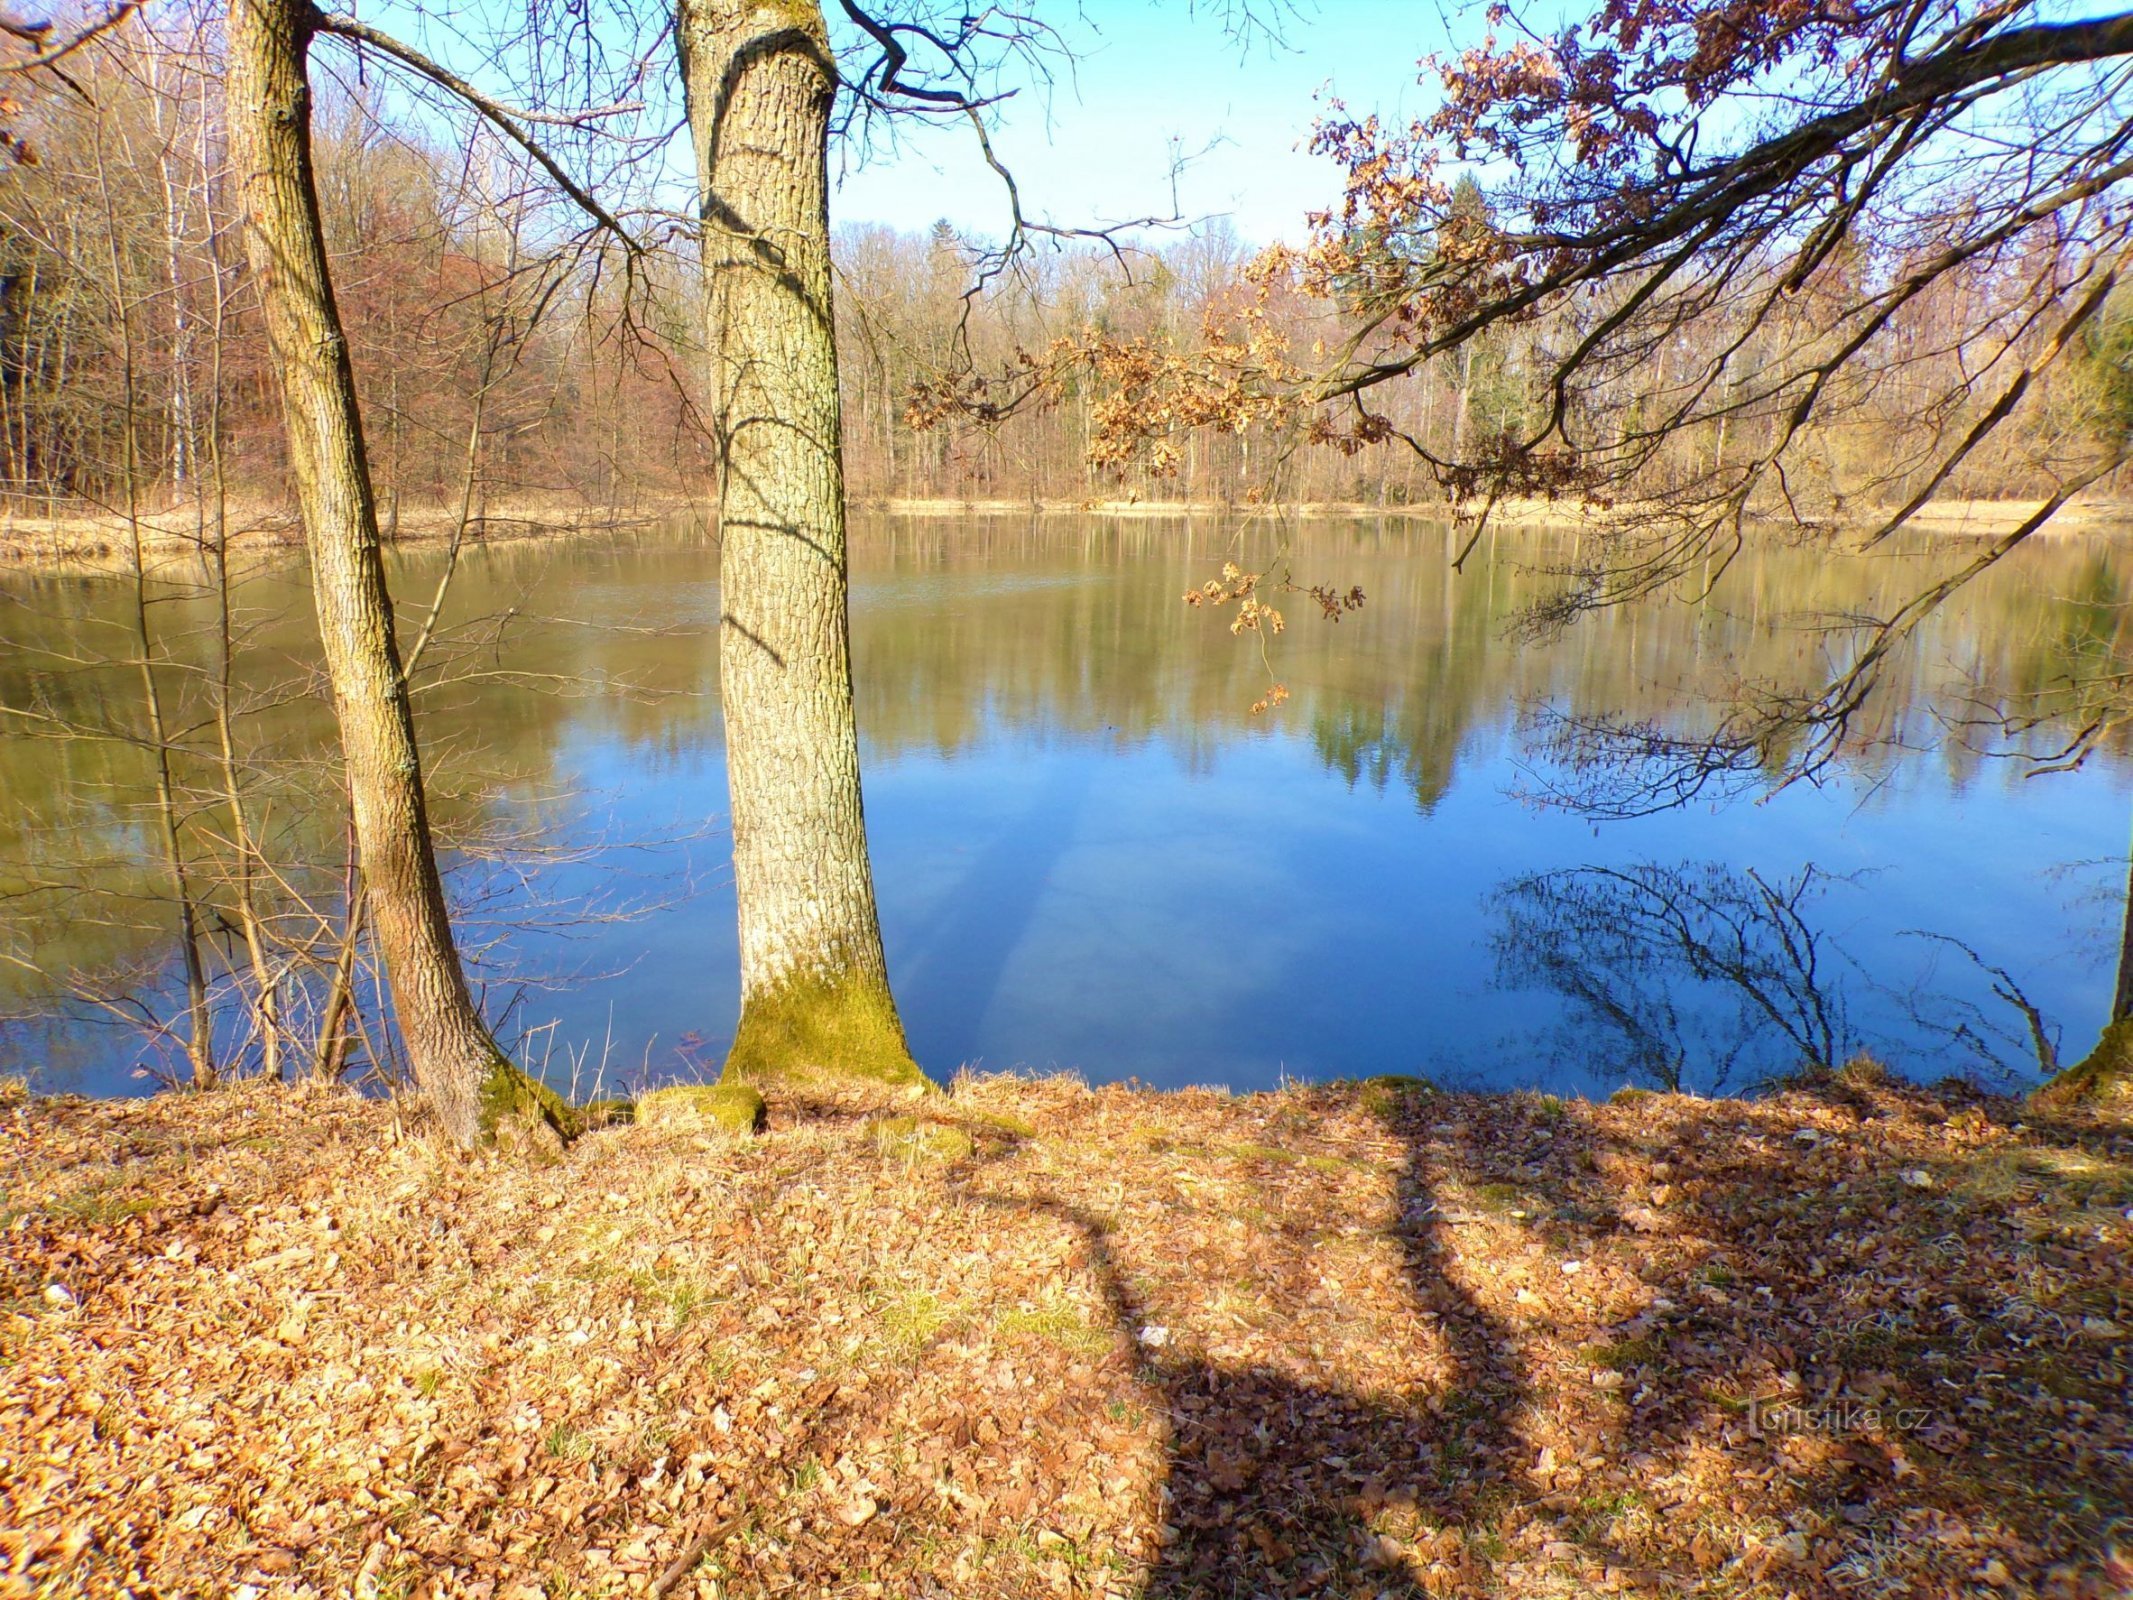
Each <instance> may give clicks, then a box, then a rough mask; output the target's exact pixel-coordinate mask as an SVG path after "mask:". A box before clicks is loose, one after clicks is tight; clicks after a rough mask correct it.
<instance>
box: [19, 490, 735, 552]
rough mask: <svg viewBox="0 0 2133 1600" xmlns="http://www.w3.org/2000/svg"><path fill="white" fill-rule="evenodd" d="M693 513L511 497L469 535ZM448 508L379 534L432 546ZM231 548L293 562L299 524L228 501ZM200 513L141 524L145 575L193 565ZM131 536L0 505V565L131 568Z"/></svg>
mask: <svg viewBox="0 0 2133 1600" xmlns="http://www.w3.org/2000/svg"><path fill="white" fill-rule="evenodd" d="M692 514H695V508H693V507H692V505H691V503H690V502H688V501H687V500H683V499H678V498H677V499H675V500H673V501H661V502H657V503H651V504H646V505H641V506H633V507H631V508H629V509H628V510H626V511H624V510H617V509H614V508H609V507H598V506H589V505H586V504H585V503H584V502H582V501H579V500H577V499H574V498H570V497H567V496H560V495H548V496H541V495H514V496H511V497H509V498H505V499H498V500H494V501H491V502H490V503H489V504H487V505H486V506H485V507H483V508H482V514H481V516H480V518H479V519H478V520H477V521H476V522H475V524H474V525H473V527H472V529H471V536H472V537H473V538H474V539H476V540H478V541H480V542H482V543H487V544H496V543H502V542H505V541H508V540H514V539H552V538H572V537H585V536H589V535H602V534H610V533H613V532H615V531H617V530H618V529H623V528H635V527H642V526H648V525H650V524H653V523H656V522H660V521H663V520H667V519H671V518H679V517H686V516H690V515H692ZM458 516H459V507H458V505H457V503H456V502H455V503H453V504H451V505H445V504H443V503H436V504H422V503H416V502H412V501H410V502H407V503H405V504H404V505H403V506H402V507H401V508H400V510H399V513H398V515H397V517H396V518H393V519H389V520H388V526H387V529H386V533H387V537H388V538H389V539H390V540H392V541H393V542H395V543H399V544H425V543H428V544H434V543H438V542H441V541H443V540H445V539H447V538H449V537H450V536H451V533H452V530H453V528H454V527H455V526H456V525H457V523H458ZM228 517H229V525H230V550H231V552H232V554H233V555H235V556H237V557H239V558H240V559H260V558H269V559H271V558H275V557H277V556H288V555H294V554H296V553H299V552H301V550H302V549H303V543H304V535H303V525H302V523H301V522H300V521H299V520H298V519H297V517H296V514H295V512H294V511H293V510H292V509H290V508H289V507H287V506H285V505H281V504H278V503H274V502H269V501H263V500H239V501H233V502H232V503H231V505H230V507H229V510H228ZM203 537H204V535H203V522H202V513H201V510H200V508H199V507H197V506H194V505H192V504H190V503H188V504H183V505H176V506H171V507H168V508H164V509H159V510H155V511H150V512H147V513H145V514H144V515H143V516H142V518H141V549H142V553H143V555H144V556H145V557H146V558H147V562H148V564H149V565H150V566H151V567H152V568H159V569H182V568H184V567H185V566H187V565H188V564H189V563H193V562H196V561H197V560H198V559H199V556H200V551H201V545H202V540H203ZM132 560H133V530H132V528H131V526H130V525H129V524H128V523H127V521H126V519H125V518H124V517H123V516H122V515H120V514H118V513H117V512H115V511H111V510H97V509H95V508H88V507H74V508H70V509H68V510H65V511H62V512H59V513H57V514H54V515H42V514H36V513H31V512H26V511H19V510H16V509H9V508H4V507H0V567H5V566H8V565H16V566H28V567H54V566H56V567H68V568H76V569H83V570H89V571H110V570H118V569H123V568H130V566H131V564H132Z"/></svg>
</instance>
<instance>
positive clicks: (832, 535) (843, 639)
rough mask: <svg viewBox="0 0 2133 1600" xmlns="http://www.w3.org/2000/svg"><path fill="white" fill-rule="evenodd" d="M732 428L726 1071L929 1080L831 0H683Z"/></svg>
mask: <svg viewBox="0 0 2133 1600" xmlns="http://www.w3.org/2000/svg"><path fill="white" fill-rule="evenodd" d="M676 23H677V26H676V41H677V45H678V47H679V50H680V52H681V65H682V72H683V81H684V84H685V86H686V88H687V92H688V106H689V122H690V131H691V134H692V137H693V141H694V144H695V148H696V166H697V178H698V184H699V189H700V193H701V197H702V213H703V223H704V243H703V252H704V316H705V328H706V334H707V343H708V345H709V348H710V351H711V367H712V384H711V393H712V421H713V429H714V434H715V438H716V442H717V446H718V484H717V503H718V528H719V536H720V539H721V549H720V561H719V587H720V592H721V597H722V598H721V615H720V618H719V682H720V692H721V695H722V698H723V700H724V706H725V717H726V765H727V776H728V783H729V786H730V789H731V794H732V804H733V878H734V890H735V895H736V898H737V899H738V901H739V906H740V947H741V1018H740V1023H739V1026H738V1028H737V1029H736V1032H735V1036H734V1041H733V1048H732V1051H731V1052H730V1053H729V1055H728V1056H727V1060H726V1070H727V1072H728V1074H729V1075H731V1076H734V1077H737V1078H749V1077H759V1076H800V1077H811V1076H830V1077H838V1076H845V1077H865V1078H873V1079H882V1080H887V1081H890V1082H899V1083H920V1082H923V1081H924V1077H923V1074H921V1073H920V1071H919V1069H918V1066H917V1064H916V1063H915V1062H913V1061H912V1059H911V1054H910V1050H909V1048H908V1046H907V1045H906V1044H905V1041H904V1032H903V1024H902V1022H901V1021H900V1020H899V1018H898V1017H897V1014H896V1003H895V1001H894V999H893V998H892V997H891V995H890V993H889V979H888V967H887V963H886V961H885V959H884V957H883V953H882V943H881V926H880V921H879V918H878V916H877V914H876V910H875V903H874V877H873V868H872V866H871V864H870V862H869V860H868V857H867V838H866V820H865V815H864V810H863V807H862V804H861V799H860V786H859V734H858V728H857V724H856V722H855V720H854V715H853V709H852V674H851V645H850V639H849V634H848V630H847V621H846V610H845V607H846V579H845V504H844V460H843V441H842V437H841V431H840V430H841V422H840V417H839V410H838V390H837V352H836V346H835V343H834V338H833V330H834V326H835V324H834V321H833V318H832V314H831V305H830V264H829V203H828V194H829V186H828V165H827V151H828V142H829V119H830V107H831V101H832V98H833V97H834V95H835V92H836V83H837V79H836V67H835V64H834V62H833V60H832V58H831V55H830V50H829V42H828V34H827V30H826V28H825V27H824V24H823V19H822V11H821V7H820V6H819V5H818V4H817V3H816V0H757V3H749V0H678V13H677V18H676Z"/></svg>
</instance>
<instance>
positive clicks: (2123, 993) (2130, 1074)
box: [2036, 870, 2133, 1111]
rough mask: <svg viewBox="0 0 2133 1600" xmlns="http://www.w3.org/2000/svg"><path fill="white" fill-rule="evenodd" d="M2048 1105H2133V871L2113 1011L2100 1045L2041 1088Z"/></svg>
mask: <svg viewBox="0 0 2133 1600" xmlns="http://www.w3.org/2000/svg"><path fill="white" fill-rule="evenodd" d="M2036 1097H2037V1099H2038V1100H2039V1101H2040V1102H2042V1103H2043V1104H2045V1105H2073V1104H2087V1105H2095V1106H2103V1107H2110V1108H2115V1109H2117V1110H2121V1111H2127V1110H2133V870H2129V871H2128V874H2127V879H2126V900H2125V913H2124V919H2123V920H2122V921H2121V922H2120V924H2119V935H2118V982H2117V984H2116V985H2115V987H2114V988H2113V990H2112V993H2111V1016H2110V1020H2109V1021H2108V1022H2107V1023H2105V1024H2104V1030H2103V1037H2102V1038H2100V1039H2098V1040H2097V1041H2096V1048H2095V1049H2093V1050H2091V1051H2090V1052H2089V1053H2088V1054H2087V1055H2086V1056H2084V1057H2082V1058H2081V1060H2079V1061H2077V1062H2075V1063H2074V1064H2073V1065H2072V1066H2070V1067H2068V1068H2067V1069H2066V1070H2065V1071H2064V1072H2062V1073H2060V1074H2059V1075H2058V1076H2057V1077H2056V1078H2053V1079H2052V1080H2051V1081H2050V1082H2049V1083H2047V1084H2045V1085H2044V1087H2043V1088H2041V1089H2039V1090H2038V1091H2037V1096H2036Z"/></svg>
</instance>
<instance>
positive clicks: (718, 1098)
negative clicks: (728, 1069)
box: [636, 1081, 765, 1134]
mask: <svg viewBox="0 0 2133 1600" xmlns="http://www.w3.org/2000/svg"><path fill="white" fill-rule="evenodd" d="M764 1115H765V1108H764V1105H763V1097H762V1095H761V1094H760V1093H758V1092H757V1091H756V1090H754V1089H751V1088H750V1087H749V1086H748V1085H747V1084H745V1083H733V1082H726V1081H722V1082H719V1083H686V1084H676V1085H675V1086H674V1087H673V1088H670V1089H654V1090H653V1091H652V1092H651V1093H650V1094H648V1095H645V1096H643V1097H642V1098H641V1099H639V1100H638V1102H637V1115H636V1120H637V1123H638V1125H639V1126H640V1127H646V1128H680V1129H686V1130H704V1131H714V1132H720V1131H722V1132H726V1133H742V1134H746V1133H754V1132H755V1131H756V1130H757V1129H758V1128H760V1127H762V1125H763V1120H764Z"/></svg>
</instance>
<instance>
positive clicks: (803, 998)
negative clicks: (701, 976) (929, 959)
mask: <svg viewBox="0 0 2133 1600" xmlns="http://www.w3.org/2000/svg"><path fill="white" fill-rule="evenodd" d="M725 1075H726V1076H727V1077H728V1078H730V1079H740V1080H742V1081H745V1082H751V1083H753V1082H776V1081H780V1080H783V1081H788V1082H802V1083H808V1082H815V1083H819V1082H824V1081H830V1082H834V1081H835V1080H837V1079H840V1078H846V1079H860V1080H862V1081H865V1082H868V1083H884V1084H896V1085H902V1084H910V1085H924V1086H928V1087H931V1085H932V1080H931V1079H929V1078H928V1077H927V1076H926V1075H925V1073H924V1072H922V1071H920V1070H919V1065H918V1063H917V1062H916V1061H914V1060H912V1059H911V1049H910V1046H909V1045H907V1044H906V1043H905V1042H904V1028H903V1023H902V1022H901V1021H899V1020H898V1018H897V1015H896V1002H895V1001H894V1000H893V999H892V998H891V997H890V995H889V990H888V986H887V985H886V984H884V983H881V982H879V981H875V980H870V979H865V978H860V977H854V976H846V977H841V978H796V979H794V980H792V981H790V982H788V983H785V984H783V985H781V986H780V987H778V988H775V989H772V990H770V991H768V992H758V993H756V994H752V995H746V996H743V997H742V1000H741V1021H740V1026H739V1027H738V1028H737V1029H736V1030H735V1032H734V1036H733V1048H732V1049H731V1050H730V1051H728V1052H727V1055H726V1074H725Z"/></svg>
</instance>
